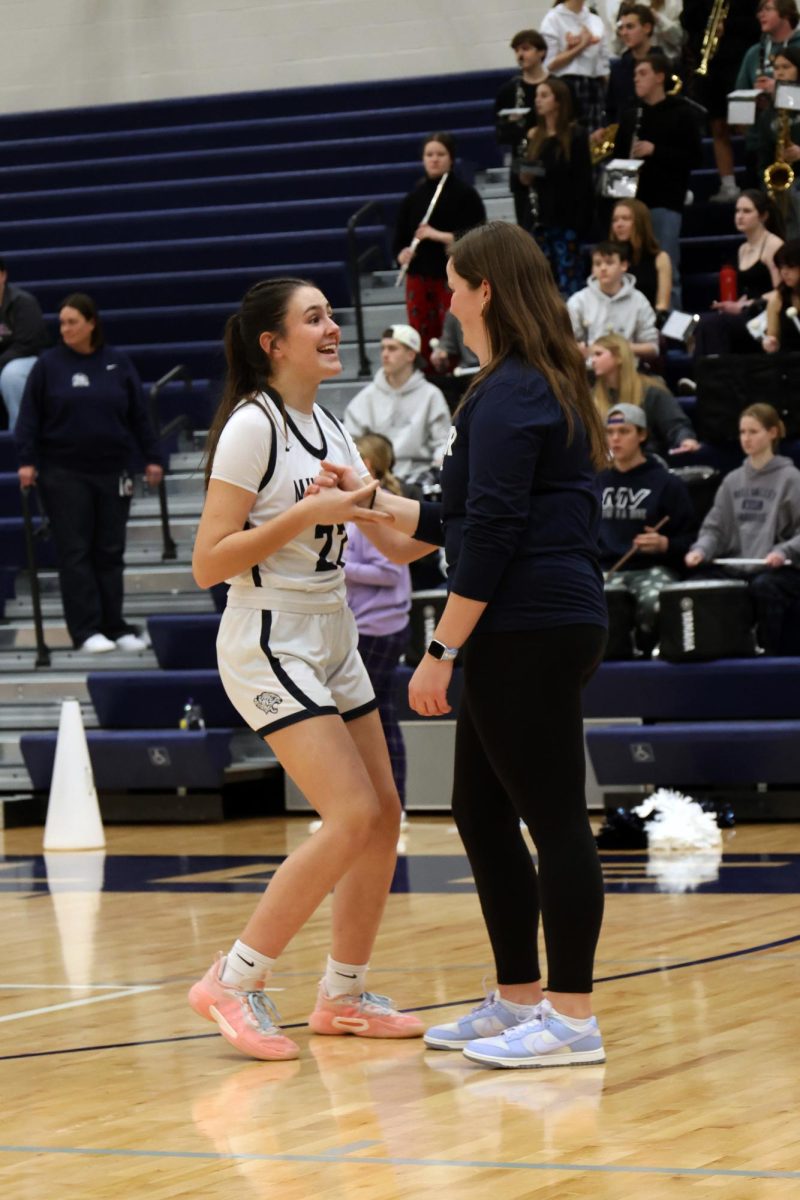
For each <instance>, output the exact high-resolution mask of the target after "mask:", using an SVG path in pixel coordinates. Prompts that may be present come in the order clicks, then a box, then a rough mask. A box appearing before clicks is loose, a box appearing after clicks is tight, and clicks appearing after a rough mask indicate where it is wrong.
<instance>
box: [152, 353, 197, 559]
mask: <svg viewBox="0 0 800 1200" xmlns="http://www.w3.org/2000/svg"><path fill="white" fill-rule="evenodd" d="M177 379H182V380H183V382H184V383H185V384H186V390H187V391H191V390H192V377H191V375H190V374H189V371H188V369H187V368H186V367H184V366H182V365H178V366H177V367H173V368H172V370H171V371H167V373H166V375H162V376H161V378H160V379H158V380H156V382H155V383H154V384H153V386H152V387H151V388H150V397H149V400H150V420H151V422H152V425H153V429H154V430H155V432H156V436H157V437H158V440H159V441H160V442H163V441H164V440H165V439H166V438H167V437H168V436H169V435H170V434H171V433H174V432H175V430H176V429H181V428H184V427H185V426H186V424H187V423H188V421H187V417H186V414H185V413H184V414H183V415H182V416H179V417H176V418H175V420H173V421H170V422H169V423H168V424H167V425H163V426H162V424H161V414H160V412H159V410H158V398H159V395H160V394H161V391H162V390H163V388H165V387H166V386H167V384H168V383H174V382H175V381H176V380H177ZM158 510H159V515H160V517H161V545H162V550H161V561H162V562H167V561H168V560H171V559H175V558H177V557H178V548H177V546H176V545H175V539H174V538H173V536H172V533H171V531H170V527H169V502H168V500H167V481H166V476H165V477H164V478H162V480H161V482H160V483H159V485H158Z"/></svg>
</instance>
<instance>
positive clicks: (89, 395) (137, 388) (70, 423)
mask: <svg viewBox="0 0 800 1200" xmlns="http://www.w3.org/2000/svg"><path fill="white" fill-rule="evenodd" d="M14 438H15V441H16V443H17V453H18V455H19V461H20V464H21V465H22V466H34V467H39V466H46V465H47V464H48V463H50V464H54V465H58V466H61V467H70V468H71V469H72V470H75V471H87V472H89V473H90V474H93V475H101V474H113V473H115V472H117V471H122V470H124V469H125V468H126V467H127V465H128V463H129V461H130V458H131V452H132V450H133V448H134V446H135V445H137V446H138V447H139V449H140V450H141V452H142V454H143V456H144V458H145V460H146V461H147V462H148V463H158V464H161V463H162V457H161V452H160V450H159V448H158V443H157V441H156V438H155V434H154V432H153V429H152V426H151V424H150V418H149V416H148V413H147V409H146V408H145V404H144V399H143V397H142V385H141V383H140V382H139V376H138V375H137V373H136V369H135V367H134V365H133V363H132V362H131V360H130V359H129V358H128V356H127V355H126V354H123V353H122V352H121V351H120V350H114V349H113V348H112V347H111V346H101V347H100V349H99V350H94V351H93V352H92V353H91V354H78V353H77V352H76V351H75V350H70V349H69V348H68V347H67V346H64V345H59V346H55V347H54V348H53V349H52V350H47V351H46V352H45V353H44V354H43V355H42V356H41V358H40V359H39V360H38V361H37V362H36V363H35V364H34V367H33V370H32V371H31V373H30V375H29V376H28V382H27V383H26V385H25V394H24V396H23V398H22V407H21V408H20V413H19V419H18V421H17V427H16V430H15V431H14Z"/></svg>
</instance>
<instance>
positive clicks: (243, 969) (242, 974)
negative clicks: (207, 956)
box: [220, 939, 276, 988]
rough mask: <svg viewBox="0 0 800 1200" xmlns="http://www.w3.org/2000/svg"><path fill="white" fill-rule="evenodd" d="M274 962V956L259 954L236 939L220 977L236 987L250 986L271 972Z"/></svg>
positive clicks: (224, 981) (259, 981)
mask: <svg viewBox="0 0 800 1200" xmlns="http://www.w3.org/2000/svg"><path fill="white" fill-rule="evenodd" d="M275 962H276V960H275V959H274V958H267V956H266V954H259V952H258V951H257V950H254V949H253V947H252V946H248V945H247V944H246V943H245V942H240V941H239V940H238V939H237V940H236V941H235V942H234V943H233V945H232V946H231V948H230V950H229V952H228V957H227V958H226V959H225V966H224V967H223V968H222V975H221V976H220V979H221V981H222V983H231V984H233V986H234V987H237V988H252V987H255V985H256V984H257V983H263V982H264V980H265V979H267V977H268V976H269V975H271V974H272V968H273V967H274V966H275Z"/></svg>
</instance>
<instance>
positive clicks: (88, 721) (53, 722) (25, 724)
mask: <svg viewBox="0 0 800 1200" xmlns="http://www.w3.org/2000/svg"><path fill="white" fill-rule="evenodd" d="M80 707H81V717H82V718H83V725H84V728H85V729H97V727H98V720H97V714H96V713H95V711H94V706H93V705H92V703H91V701H87V702H82V703H81V706H80ZM60 718H61V704H60V702H58V701H55V702H54V703H52V704H47V703H41V704H9V703H3V704H2V706H0V729H3V730H6V731H8V732H10V733H13V734H14V736H15V737H16V738H17V739H18V738H19V736H20V734H21V733H27V732H28V730H30V729H58V722H59V720H60Z"/></svg>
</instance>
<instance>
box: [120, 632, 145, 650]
mask: <svg viewBox="0 0 800 1200" xmlns="http://www.w3.org/2000/svg"><path fill="white" fill-rule="evenodd" d="M117 649H118V650H127V651H129V652H130V653H133V652H134V651H136V650H146V649H147V642H146V641H145V640H144V638H140V637H139V635H138V634H136V633H123V635H122V637H118V638H117Z"/></svg>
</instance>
